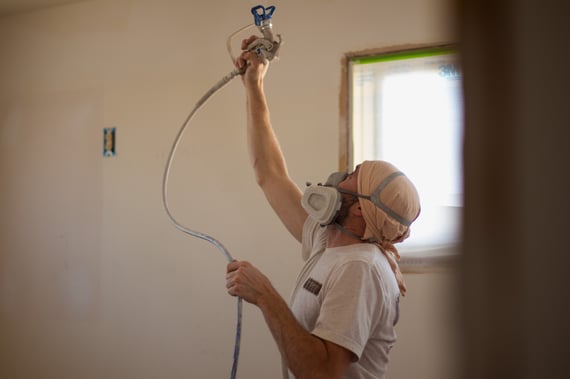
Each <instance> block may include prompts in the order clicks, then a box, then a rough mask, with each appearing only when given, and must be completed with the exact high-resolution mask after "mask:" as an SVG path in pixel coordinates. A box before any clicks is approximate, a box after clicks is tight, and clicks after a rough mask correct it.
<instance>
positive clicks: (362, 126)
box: [349, 47, 463, 253]
mask: <svg viewBox="0 0 570 379" xmlns="http://www.w3.org/2000/svg"><path fill="white" fill-rule="evenodd" d="M350 77H351V91H350V93H351V95H350V99H349V104H350V111H351V120H350V124H351V133H349V134H350V137H349V138H350V139H351V141H350V142H351V144H352V163H353V164H356V163H359V162H361V161H363V160H374V159H381V160H386V161H389V162H391V163H393V164H394V165H396V166H397V167H398V168H399V169H401V170H402V171H403V172H404V173H405V174H406V175H407V176H408V177H409V178H410V179H411V180H412V181H413V182H414V184H415V185H416V187H417V189H418V192H419V193H420V198H421V202H422V213H421V215H420V217H419V218H418V220H417V221H416V222H415V223H414V224H413V226H412V235H411V237H410V238H409V239H408V240H407V241H405V242H404V243H403V244H401V245H400V248H399V250H400V251H401V252H403V253H405V252H406V251H415V250H434V249H435V250H437V249H438V248H448V247H450V246H454V245H457V243H458V242H459V232H460V225H461V224H460V223H461V210H462V206H463V188H462V182H463V180H462V156H461V154H462V144H463V99H462V91H461V73H460V70H459V65H458V57H457V54H456V53H455V51H454V50H453V49H452V48H449V47H445V48H434V49H424V50H414V51H409V52H399V53H392V54H385V55H379V56H375V57H366V58H359V59H358V58H355V59H352V60H351V63H350Z"/></svg>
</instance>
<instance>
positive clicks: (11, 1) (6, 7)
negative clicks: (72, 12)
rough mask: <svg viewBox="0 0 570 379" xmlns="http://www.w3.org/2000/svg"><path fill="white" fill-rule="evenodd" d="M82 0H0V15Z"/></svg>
mask: <svg viewBox="0 0 570 379" xmlns="http://www.w3.org/2000/svg"><path fill="white" fill-rule="evenodd" d="M79 1H84V0H0V17H2V16H6V15H10V14H14V13H20V12H27V11H31V10H35V9H40V8H45V7H50V6H54V5H61V4H67V3H77V2H79Z"/></svg>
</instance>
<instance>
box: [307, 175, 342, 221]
mask: <svg viewBox="0 0 570 379" xmlns="http://www.w3.org/2000/svg"><path fill="white" fill-rule="evenodd" d="M301 205H302V206H303V208H304V209H305V210H306V211H307V213H308V214H309V216H310V217H312V218H314V219H315V220H316V221H317V222H318V223H319V224H321V225H329V224H330V223H332V222H333V221H334V219H335V216H336V214H337V212H338V210H339V209H340V207H341V205H342V196H341V194H340V192H338V190H337V189H336V188H334V187H325V186H322V185H316V186H309V187H307V189H306V190H305V193H304V194H303V197H302V198H301Z"/></svg>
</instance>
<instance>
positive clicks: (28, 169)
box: [0, 0, 456, 379]
mask: <svg viewBox="0 0 570 379" xmlns="http://www.w3.org/2000/svg"><path fill="white" fill-rule="evenodd" d="M256 4H257V2H255V1H231V2H230V1H221V0H212V1H208V2H200V3H199V4H196V3H195V2H188V1H182V0H168V1H157V0H146V1H143V0H139V1H129V0H100V1H84V2H79V3H75V4H68V5H64V6H59V7H51V8H46V9H43V10H38V11H34V12H30V13H21V14H17V15H13V16H9V17H4V18H0V55H1V56H2V59H0V82H1V83H2V85H1V86H0V175H1V177H2V180H1V182H0V191H1V196H0V210H1V213H2V218H1V219H0V335H1V336H2V338H1V339H0V376H1V377H2V378H10V379H12V378H14V379H16V378H37V377H42V378H45V379H48V378H59V379H61V378H77V377H81V378H84V379H88V378H102V377H105V378H139V379H143V378H157V377H161V378H164V377H168V378H183V377H196V378H220V377H227V376H228V373H229V367H230V364H231V355H232V350H233V333H234V323H235V299H233V298H230V297H229V296H227V294H226V292H225V280H224V279H225V264H226V262H225V260H224V258H223V256H222V255H221V254H220V253H219V252H218V251H217V250H216V249H215V248H213V247H212V246H211V245H209V244H207V243H206V242H204V241H200V240H196V239H193V238H189V237H187V236H185V235H184V234H182V233H180V232H179V231H177V230H176V229H175V228H173V227H172V225H171V224H170V223H169V221H168V219H167V217H166V215H165V212H164V210H163V207H162V202H161V201H162V200H161V180H162V174H163V170H164V164H165V161H166V158H167V154H168V152H169V149H170V146H171V144H172V142H173V139H174V136H175V135H176V133H177V131H178V128H179V127H180V126H181V123H182V122H183V121H184V119H185V117H186V115H187V114H188V112H189V111H190V109H191V108H192V106H193V105H194V103H195V102H196V101H197V99H198V98H199V97H200V96H202V95H203V93H204V92H205V91H206V90H207V89H209V88H210V86H211V85H213V84H214V83H215V82H216V81H217V80H218V79H219V78H221V77H222V76H223V75H225V74H227V73H228V72H229V71H231V70H232V68H233V67H232V64H231V62H230V59H229V57H228V53H227V52H226V49H225V42H226V38H227V36H228V35H229V34H230V33H231V32H233V31H234V30H237V29H238V28H240V27H241V26H243V25H246V24H249V23H251V16H250V13H249V9H250V8H251V7H252V6H253V5H256ZM274 4H275V5H276V7H277V10H276V13H275V18H274V27H275V30H276V32H278V33H281V34H282V35H283V38H284V40H285V45H284V47H283V50H282V57H281V59H280V61H278V62H275V63H273V64H272V65H271V66H272V67H271V68H270V73H269V75H268V79H267V81H266V82H267V86H266V89H267V96H268V100H269V103H270V106H271V111H272V119H273V123H274V127H275V129H276V132H277V134H278V136H279V138H280V141H281V144H282V148H283V150H284V152H285V154H286V156H287V157H288V164H289V168H290V172H291V173H292V175H293V178H294V179H295V180H296V181H297V182H298V183H299V185H304V183H305V181H307V180H320V179H323V178H324V177H325V175H327V174H328V173H329V172H331V171H334V170H335V169H336V164H337V162H338V156H337V155H338V125H339V116H338V115H339V109H338V102H339V91H340V71H341V70H340V68H341V58H342V56H343V54H344V53H346V52H349V51H360V50H364V49H369V48H378V47H387V46H393V45H402V44H408V43H412V44H420V43H429V42H449V41H452V40H453V34H452V25H450V24H451V23H450V10H449V8H448V6H447V2H446V1H445V0H430V1H424V0H408V1H398V2H393V1H388V0H383V1H377V0H359V1H351V2H343V1H334V0H332V1H324V0H321V1H301V0H288V1H275V2H274ZM247 34H250V33H247ZM104 127H116V128H117V156H115V157H107V158H104V157H102V138H103V137H102V130H103V128H104ZM169 188H170V191H169V200H170V205H171V207H172V208H173V212H174V214H175V216H176V217H177V218H179V220H180V221H181V222H182V223H184V224H185V225H187V226H188V227H190V228H193V229H196V230H199V231H202V232H205V233H208V234H211V235H213V236H215V237H216V238H217V239H219V240H220V241H221V242H222V243H223V244H224V245H225V246H226V247H227V248H228V249H229V250H230V252H231V253H232V254H233V255H234V257H236V258H238V259H245V260H250V261H252V262H254V263H255V264H256V265H257V266H258V267H260V268H261V269H262V270H263V271H264V272H266V273H267V275H268V276H270V277H271V279H272V281H273V283H274V285H275V286H276V288H277V289H278V290H279V291H280V292H281V293H282V294H283V295H284V296H287V295H288V293H289V291H290V289H291V285H292V282H293V279H294V277H295V275H296V272H297V271H298V269H299V268H300V265H301V262H300V259H299V247H298V245H297V243H296V242H295V241H294V240H293V239H292V238H291V237H289V236H288V234H287V233H286V231H285V229H284V228H283V227H282V226H281V224H280V223H279V221H278V220H277V219H276V218H275V217H274V216H273V214H272V212H271V210H270V209H269V207H268V206H267V205H266V203H265V201H264V198H263V196H262V194H261V193H260V191H259V190H258V188H257V187H256V185H255V183H254V178H253V175H252V172H251V169H250V168H249V161H248V158H247V151H246V148H245V113H244V96H243V90H242V88H241V83H240V82H239V80H235V81H234V82H233V83H230V85H228V86H227V87H226V88H225V89H224V90H223V91H222V92H220V93H218V94H217V95H216V96H215V97H214V98H213V99H212V100H211V101H210V102H209V103H208V104H207V105H206V106H205V107H204V108H203V109H202V111H201V112H200V113H199V114H198V115H197V116H196V117H195V118H194V121H193V123H192V124H191V126H190V128H189V130H188V131H187V132H186V134H185V139H184V140H183V142H182V144H181V146H180V148H179V153H178V155H177V156H176V159H175V162H174V165H173V168H172V173H171V180H170V183H169ZM407 280H408V283H409V295H408V296H407V297H406V299H405V300H404V301H403V304H402V308H403V310H402V312H403V315H402V320H401V323H400V328H399V334H400V342H399V344H398V345H397V347H396V348H395V349H394V352H393V362H392V365H391V368H390V372H391V377H392V378H410V377H420V376H421V377H423V378H438V379H442V378H451V377H454V376H453V375H454V374H453V373H454V368H455V362H456V357H455V356H454V354H453V352H454V350H455V349H454V346H455V345H454V344H455V334H454V333H453V328H452V327H451V325H452V324H454V318H455V314H454V307H453V303H452V301H451V295H452V293H453V288H454V283H455V282H454V280H453V273H452V272H451V273H450V272H434V273H426V274H421V275H419V274H416V275H411V274H409V275H407ZM242 341H243V342H242V355H241V360H240V368H239V376H240V377H242V378H247V377H249V378H269V377H278V375H279V374H278V372H279V366H280V362H279V354H278V351H277V349H276V348H275V347H274V344H273V341H272V339H271V336H270V335H269V333H268V332H267V330H266V328H265V326H264V323H263V318H262V317H261V315H260V313H259V312H258V311H257V309H255V308H253V307H251V306H245V310H244V331H243V336H242Z"/></svg>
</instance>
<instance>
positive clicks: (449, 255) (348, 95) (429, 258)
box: [338, 42, 461, 273]
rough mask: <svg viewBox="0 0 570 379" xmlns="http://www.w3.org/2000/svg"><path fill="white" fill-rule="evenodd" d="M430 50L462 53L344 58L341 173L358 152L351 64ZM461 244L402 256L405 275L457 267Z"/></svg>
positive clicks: (414, 48)
mask: <svg viewBox="0 0 570 379" xmlns="http://www.w3.org/2000/svg"><path fill="white" fill-rule="evenodd" d="M428 49H451V50H454V51H457V52H459V47H458V45H457V44H456V43H449V42H445V43H426V44H410V45H401V46H391V47H386V48H376V49H367V50H363V51H353V52H348V53H346V54H344V56H343V57H342V61H341V86H340V96H339V110H340V112H339V120H340V124H339V161H338V167H339V170H340V171H348V170H350V169H352V167H354V163H355V162H354V159H353V155H354V151H353V146H352V133H353V125H352V119H353V117H352V116H353V115H352V109H351V99H352V96H353V93H352V79H353V78H352V72H351V61H352V60H354V59H367V58H373V57H377V56H379V55H391V54H413V53H414V52H420V51H423V50H428ZM460 245H461V241H460V242H459V243H458V244H457V245H450V246H447V247H444V248H438V249H434V250H430V249H425V250H424V249H422V250H418V251H416V252H409V253H405V254H402V258H401V260H400V267H401V269H402V272H404V273H423V272H433V271H439V270H442V269H443V270H446V269H449V268H453V267H456V265H457V260H458V254H459V251H460Z"/></svg>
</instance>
